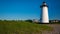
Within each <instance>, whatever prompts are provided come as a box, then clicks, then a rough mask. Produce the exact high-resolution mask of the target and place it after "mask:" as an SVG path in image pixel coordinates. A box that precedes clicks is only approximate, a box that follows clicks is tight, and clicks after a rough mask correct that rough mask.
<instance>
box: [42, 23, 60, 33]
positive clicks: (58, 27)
mask: <svg viewBox="0 0 60 34" xmlns="http://www.w3.org/2000/svg"><path fill="white" fill-rule="evenodd" d="M46 25H47V26H50V27H53V28H54V30H53V31H51V32H47V31H45V32H43V33H42V34H60V24H46Z"/></svg>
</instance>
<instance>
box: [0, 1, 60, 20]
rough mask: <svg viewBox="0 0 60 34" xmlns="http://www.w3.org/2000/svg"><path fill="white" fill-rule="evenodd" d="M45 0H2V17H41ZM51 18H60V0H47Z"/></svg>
mask: <svg viewBox="0 0 60 34" xmlns="http://www.w3.org/2000/svg"><path fill="white" fill-rule="evenodd" d="M43 1H44V0H0V19H3V20H5V19H6V20H7V19H8V20H16V19H17V20H26V19H40V14H41V8H40V5H41V4H42V2H43ZM46 3H47V5H48V6H49V7H48V9H49V10H48V12H49V19H60V4H59V3H60V0H46Z"/></svg>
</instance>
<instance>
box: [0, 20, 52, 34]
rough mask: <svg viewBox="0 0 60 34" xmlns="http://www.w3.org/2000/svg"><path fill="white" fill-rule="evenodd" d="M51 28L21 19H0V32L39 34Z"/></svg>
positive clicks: (3, 33) (5, 33)
mask: <svg viewBox="0 0 60 34" xmlns="http://www.w3.org/2000/svg"><path fill="white" fill-rule="evenodd" d="M52 29H53V28H51V27H49V26H46V25H44V24H35V23H29V22H23V21H0V34H41V33H42V31H51V30H52Z"/></svg>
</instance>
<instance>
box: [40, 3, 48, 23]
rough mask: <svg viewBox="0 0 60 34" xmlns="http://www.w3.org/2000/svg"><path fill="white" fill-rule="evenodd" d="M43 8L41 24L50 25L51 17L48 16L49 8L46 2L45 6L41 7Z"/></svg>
mask: <svg viewBox="0 0 60 34" xmlns="http://www.w3.org/2000/svg"><path fill="white" fill-rule="evenodd" d="M40 8H41V11H42V12H41V13H42V14H41V21H40V22H41V23H49V16H48V6H47V4H46V2H43V4H42V5H41V6H40Z"/></svg>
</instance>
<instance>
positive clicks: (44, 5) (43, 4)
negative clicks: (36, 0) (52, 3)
mask: <svg viewBox="0 0 60 34" xmlns="http://www.w3.org/2000/svg"><path fill="white" fill-rule="evenodd" d="M40 7H48V6H47V4H46V2H43V3H42V5H41V6H40Z"/></svg>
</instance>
